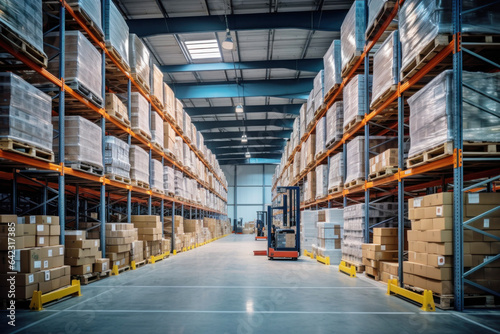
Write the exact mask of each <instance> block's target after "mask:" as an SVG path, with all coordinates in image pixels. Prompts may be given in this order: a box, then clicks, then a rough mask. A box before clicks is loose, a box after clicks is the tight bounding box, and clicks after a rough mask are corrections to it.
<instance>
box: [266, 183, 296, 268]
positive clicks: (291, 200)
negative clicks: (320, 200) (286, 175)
mask: <svg viewBox="0 0 500 334" xmlns="http://www.w3.org/2000/svg"><path fill="white" fill-rule="evenodd" d="M277 192H278V194H279V199H280V201H279V202H278V203H277V204H273V205H272V206H268V207H267V226H268V238H267V257H268V259H269V260H274V259H275V258H280V259H292V260H294V261H297V259H298V258H299V256H300V188H299V187H278V189H277ZM275 211H277V213H276V216H274V214H275ZM275 217H276V218H275ZM275 223H276V224H275ZM277 225H278V226H277Z"/></svg>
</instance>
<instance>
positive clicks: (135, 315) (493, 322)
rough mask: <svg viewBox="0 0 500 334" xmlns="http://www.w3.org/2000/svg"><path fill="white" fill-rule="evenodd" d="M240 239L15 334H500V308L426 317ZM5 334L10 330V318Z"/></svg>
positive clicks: (363, 282) (20, 324)
mask: <svg viewBox="0 0 500 334" xmlns="http://www.w3.org/2000/svg"><path fill="white" fill-rule="evenodd" d="M265 247H266V244H265V242H264V241H254V240H253V235H231V236H228V237H226V238H223V239H220V240H218V241H216V242H213V243H211V244H208V245H206V246H203V247H201V248H197V249H194V250H191V251H189V252H186V253H181V254H178V255H176V256H173V257H170V258H168V259H166V260H164V261H161V262H158V263H156V264H154V265H147V266H145V267H142V268H139V269H138V270H136V271H128V272H126V273H123V274H121V275H120V276H118V277H110V278H107V279H104V280H101V281H99V282H96V283H93V284H90V285H87V286H83V287H82V294H83V296H82V297H78V298H76V297H74V298H70V299H66V300H63V301H61V302H58V303H55V304H51V305H48V306H45V309H44V310H43V311H41V312H34V311H22V310H18V311H17V314H16V328H15V330H14V331H13V332H14V333H71V334H78V333H153V332H155V333H156V332H162V333H247V334H250V333H335V332H341V333H360V332H366V333H385V334H387V333H398V334H399V333H441V334H444V333H454V334H456V333H473V332H480V333H500V312H499V311H483V310H482V311H475V312H467V313H456V312H453V311H440V310H438V311H437V312H434V313H424V312H420V310H419V307H418V306H415V305H412V304H410V303H408V302H406V301H403V300H400V299H399V298H397V297H394V296H387V295H386V294H385V289H384V286H383V285H382V284H380V283H376V282H373V281H371V280H369V279H366V278H364V277H359V278H349V277H348V276H346V275H344V274H340V273H339V272H338V269H337V267H336V266H330V267H327V266H324V265H321V264H319V263H317V262H315V261H313V260H311V259H308V258H301V259H299V261H297V262H295V261H268V260H267V257H265V256H258V257H254V256H253V250H259V249H262V250H264V249H265ZM2 312H3V314H2V316H1V319H2V320H1V323H0V332H1V333H5V332H11V331H12V328H9V327H7V324H6V320H5V319H6V317H5V311H2Z"/></svg>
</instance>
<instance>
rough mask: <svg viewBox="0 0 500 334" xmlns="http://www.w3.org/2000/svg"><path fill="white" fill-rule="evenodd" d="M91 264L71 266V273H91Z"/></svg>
mask: <svg viewBox="0 0 500 334" xmlns="http://www.w3.org/2000/svg"><path fill="white" fill-rule="evenodd" d="M92 268H93V264H92V263H90V264H84V265H79V266H72V267H71V275H85V274H90V273H92Z"/></svg>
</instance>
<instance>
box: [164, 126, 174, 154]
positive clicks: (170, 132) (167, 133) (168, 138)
mask: <svg viewBox="0 0 500 334" xmlns="http://www.w3.org/2000/svg"><path fill="white" fill-rule="evenodd" d="M163 149H164V151H165V152H168V153H172V154H174V152H175V131H174V129H173V128H172V126H171V125H170V123H168V122H163Z"/></svg>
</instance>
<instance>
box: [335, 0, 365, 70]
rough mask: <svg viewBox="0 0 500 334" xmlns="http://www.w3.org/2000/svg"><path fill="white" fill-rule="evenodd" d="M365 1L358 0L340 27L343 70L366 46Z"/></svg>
mask: <svg viewBox="0 0 500 334" xmlns="http://www.w3.org/2000/svg"><path fill="white" fill-rule="evenodd" d="M365 30H366V25H365V1H364V0H356V1H354V3H353V4H352V6H351V9H349V11H348V12H347V15H346V16H345V18H344V22H343V23H342V26H341V27H340V40H341V49H342V72H344V71H345V70H346V69H347V68H348V65H349V64H351V63H352V60H353V59H355V57H357V56H359V55H361V53H362V52H363V48H364V47H365Z"/></svg>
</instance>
